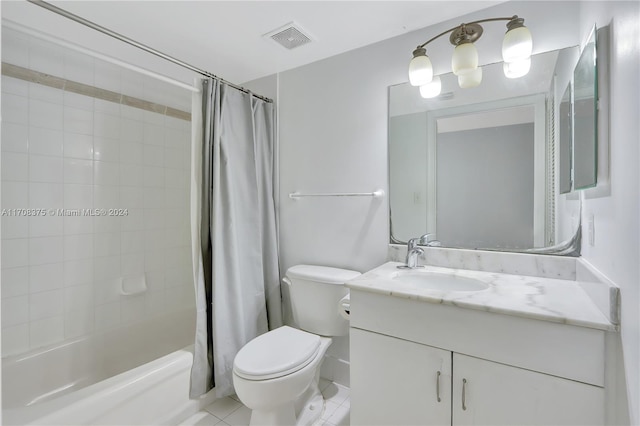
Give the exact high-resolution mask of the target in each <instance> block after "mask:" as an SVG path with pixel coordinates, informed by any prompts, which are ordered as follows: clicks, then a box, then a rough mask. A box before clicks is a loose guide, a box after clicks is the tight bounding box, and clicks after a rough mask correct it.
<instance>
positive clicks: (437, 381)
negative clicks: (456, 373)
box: [436, 371, 441, 402]
mask: <svg viewBox="0 0 640 426" xmlns="http://www.w3.org/2000/svg"><path fill="white" fill-rule="evenodd" d="M436 396H437V397H438V402H440V401H441V399H440V372H439V371H438V372H437V373H436Z"/></svg>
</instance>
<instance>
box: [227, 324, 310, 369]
mask: <svg viewBox="0 0 640 426" xmlns="http://www.w3.org/2000/svg"><path fill="white" fill-rule="evenodd" d="M319 349H320V336H318V335H315V334H311V333H307V332H306V331H302V330H298V329H295V328H292V327H288V326H283V327H280V328H277V329H275V330H272V331H270V332H268V333H265V334H263V335H261V336H258V337H256V338H255V339H253V340H252V341H250V342H249V343H247V344H246V345H245V346H244V347H243V348H242V349H240V351H239V352H238V354H237V355H236V357H235V360H234V363H233V371H234V373H235V374H237V375H238V376H240V377H242V378H245V379H247V380H268V379H274V378H277V377H282V376H286V375H288V374H291V373H294V372H296V371H298V370H300V369H302V368H304V367H305V366H306V365H308V364H309V363H310V362H311V361H312V360H313V359H314V358H315V356H316V355H317V353H318V351H319Z"/></svg>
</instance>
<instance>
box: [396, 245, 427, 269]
mask: <svg viewBox="0 0 640 426" xmlns="http://www.w3.org/2000/svg"><path fill="white" fill-rule="evenodd" d="M422 253H424V250H422V249H421V248H420V247H414V248H412V249H411V250H408V251H407V258H406V260H405V265H401V266H398V268H401V267H404V268H407V269H416V268H424V266H419V265H418V256H420V255H421V254H422Z"/></svg>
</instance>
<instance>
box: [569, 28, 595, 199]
mask: <svg viewBox="0 0 640 426" xmlns="http://www.w3.org/2000/svg"><path fill="white" fill-rule="evenodd" d="M596 37H597V31H596V28H594V29H593V31H591V35H590V36H589V40H588V41H587V43H586V44H585V46H584V49H583V50H582V53H581V54H580V59H579V60H578V63H577V65H576V68H575V70H574V73H573V87H574V92H573V129H574V130H573V131H574V135H573V160H574V164H573V178H574V188H575V189H586V188H592V187H594V186H595V185H596V183H597V176H598V73H597V69H598V68H597V55H596Z"/></svg>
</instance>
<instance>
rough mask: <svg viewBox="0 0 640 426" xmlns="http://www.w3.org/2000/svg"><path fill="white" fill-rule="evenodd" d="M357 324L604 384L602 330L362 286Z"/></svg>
mask: <svg viewBox="0 0 640 426" xmlns="http://www.w3.org/2000/svg"><path fill="white" fill-rule="evenodd" d="M351 327H355V328H360V329H364V330H371V331H374V332H377V333H381V334H386V335H389V336H395V337H398V338H401V339H406V340H409V341H412V342H417V343H423V344H426V345H430V346H433V347H438V348H442V349H446V350H451V351H453V352H457V353H460V354H466V355H470V356H474V357H478V358H483V359H490V360H494V361H496V362H498V363H502V364H507V365H512V366H516V367H521V368H525V369H528V370H534V371H539V372H543V373H546V374H550V375H553V376H558V377H564V378H567V379H570V380H575V381H579V382H583V383H588V384H592V385H596V386H604V355H605V349H604V348H605V333H604V331H602V330H596V329H591V328H586V327H577V326H572V325H566V324H559V323H554V322H549V321H541V320H534V319H528V318H523V317H518V316H510V315H503V314H495V313H491V312H484V311H479V310H472V309H464V308H457V307H455V306H448V305H438V304H435V303H426V302H419V301H416V300H410V299H404V298H399V297H392V296H386V295H380V294H374V293H369V292H363V291H357V290H351Z"/></svg>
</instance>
